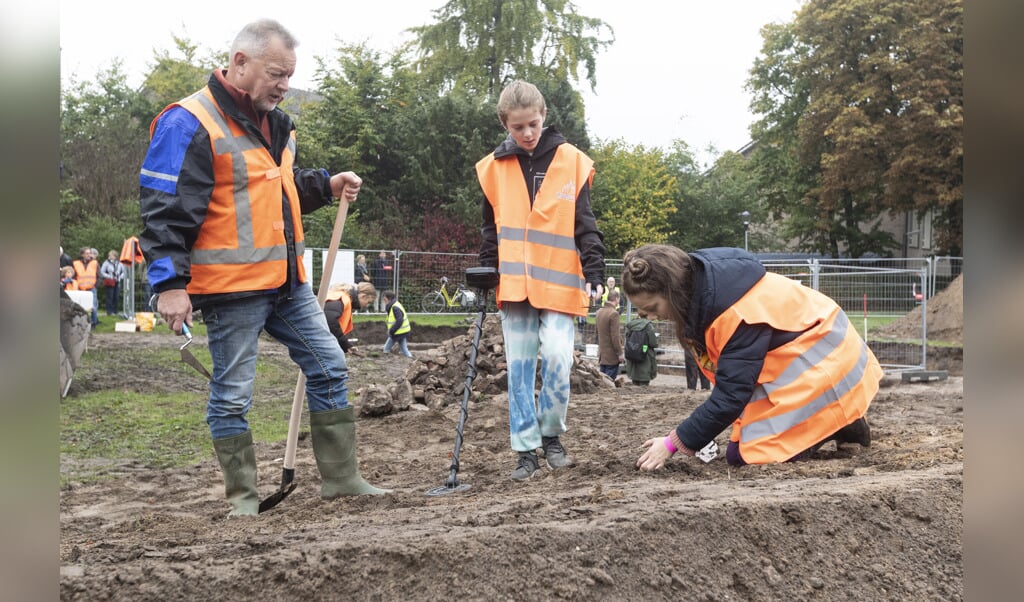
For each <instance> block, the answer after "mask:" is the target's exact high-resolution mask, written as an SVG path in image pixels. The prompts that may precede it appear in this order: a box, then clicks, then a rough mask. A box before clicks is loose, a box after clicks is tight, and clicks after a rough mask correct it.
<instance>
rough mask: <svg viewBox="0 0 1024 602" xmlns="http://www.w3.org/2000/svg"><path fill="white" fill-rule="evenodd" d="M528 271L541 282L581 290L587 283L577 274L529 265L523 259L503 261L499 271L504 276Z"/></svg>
mask: <svg viewBox="0 0 1024 602" xmlns="http://www.w3.org/2000/svg"><path fill="white" fill-rule="evenodd" d="M527 271H529V273H530V278H533V279H534V280H537V281H540V282H548V283H550V284H557V285H559V286H568V287H572V288H578V289H580V290H583V288H584V286H585V284H586V281H585V280H583V278H580V277H579V276H578V275H576V274H568V273H566V272H559V271H557V270H552V269H551V268H542V267H540V266H535V265H531V266H527V265H526V264H525V263H523V262H521V261H502V262H500V263H499V265H498V272H499V273H500V274H501V275H502V276H525V275H526V273H527Z"/></svg>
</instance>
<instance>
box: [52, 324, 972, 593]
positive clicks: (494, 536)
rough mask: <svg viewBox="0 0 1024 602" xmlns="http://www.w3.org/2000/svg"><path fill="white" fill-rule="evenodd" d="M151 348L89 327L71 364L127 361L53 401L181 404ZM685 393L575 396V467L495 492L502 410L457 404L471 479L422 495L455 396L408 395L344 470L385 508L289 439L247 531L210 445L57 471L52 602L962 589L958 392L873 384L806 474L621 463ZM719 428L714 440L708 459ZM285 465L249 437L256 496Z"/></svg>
mask: <svg viewBox="0 0 1024 602" xmlns="http://www.w3.org/2000/svg"><path fill="white" fill-rule="evenodd" d="M458 334H459V335H464V334H465V331H464V330H461V331H460V332H459V333H458ZM416 335H419V336H424V335H426V330H419V331H417V332H414V339H413V340H414V341H415V340H416V338H415V336H416ZM162 336H165V335H156V334H149V335H147V336H138V335H136V334H114V335H95V334H94V335H93V336H92V340H91V341H90V347H89V348H90V352H92V350H96V349H105V350H107V351H108V352H117V353H120V352H121V351H120V350H123V354H124V358H123V361H121V360H117V359H114V360H113V361H111V365H112V366H113V367H112V368H111V372H113V373H112V374H111V375H109V376H102V375H100V374H98V373H96V372H92V373H90V374H89V378H82V379H77V378H76V381H75V385H74V386H73V387H72V390H71V393H70V396H71V397H72V398H73V397H74V396H75V395H78V394H81V393H82V392H83V391H87V390H95V389H97V388H111V389H121V388H124V387H128V388H129V389H132V388H134V387H143V388H144V389H145V390H149V391H152V390H161V388H162V387H165V388H166V390H179V389H180V388H181V387H182V386H184V385H183V383H182V379H181V378H180V374H178V373H174V372H173V371H168V373H167V374H152V373H149V374H132V361H131V358H132V354H133V353H138V352H139V345H140V344H141V341H143V340H146V341H155V342H154V343H153V344H154V345H175V344H176V343H177V341H175V340H174V337H173V335H166V336H165V338H166V340H161V339H160V337H162ZM359 336H360V338H361V340H367V341H369V340H370V338H369V337H370V336H371V335H370V334H365V335H364V334H363V333H361V332H360V333H359ZM126 337H128V338H130V339H131V344H126V340H127V339H126ZM364 337H365V338H364ZM382 340H383V339H381V341H382ZM420 340H421V341H422V340H423V339H420ZM147 344H148V343H147ZM199 344H200V345H201V344H202V342H199ZM261 353H262V354H263V355H264V356H265V357H267V358H268V360H269V361H273V362H277V361H280V362H281V363H282V365H288V364H289V360H288V358H287V353H286V352H285V351H284V350H283V348H281V347H280V346H279V345H276V344H275V343H273V342H267V343H263V342H262V341H261ZM416 353H418V351H416V350H414V354H416ZM116 357H119V356H116V354H115V358H116ZM410 364H411V362H410V361H409V360H406V359H405V358H402V357H400V356H398V355H395V356H391V357H385V356H382V355H380V354H379V353H368V354H366V355H365V356H364V357H352V358H350V366H351V374H352V381H351V386H352V389H353V392H355V391H357V390H358V389H359V388H361V387H365V386H369V385H382V386H385V385H388V384H391V383H393V382H394V381H395V380H396V379H400V378H403V377H404V374H405V371H406V369H407V368H408V366H409V365H410ZM193 380H194V381H199V379H193ZM125 383H128V384H127V385H126V384H125ZM683 383H684V379H683V378H682V377H681V376H675V375H668V374H666V375H660V376H659V377H658V378H657V379H655V380H654V381H653V382H652V383H651V385H650V386H649V387H632V386H626V387H621V388H615V389H602V390H600V391H597V392H593V393H582V394H574V395H573V397H572V401H571V405H570V410H569V417H568V426H569V432H568V433H567V434H566V435H565V436H564V437H563V442H564V443H565V445H566V447H567V449H568V450H569V452H570V453H571V454H572V455H573V456H574V457H575V459H576V465H575V466H574V467H571V468H568V469H562V470H558V471H554V470H550V469H548V468H546V467H545V468H544V470H543V471H542V472H540V473H538V474H537V475H536V476H535V477H534V478H533V479H531V480H530V481H528V482H525V483H517V482H513V481H511V480H510V479H509V473H510V472H511V471H512V469H513V468H514V467H515V460H516V456H515V453H514V452H513V451H512V450H511V449H510V447H509V436H508V409H507V405H506V404H505V403H503V402H502V401H501V397H500V396H486V395H485V396H482V397H480V398H475V399H474V400H473V401H472V402H471V403H470V404H469V407H468V414H467V416H468V420H467V421H466V423H465V429H464V441H463V443H462V447H461V454H460V463H461V465H460V470H459V472H458V479H459V481H460V483H464V484H468V485H470V488H469V489H468V490H466V491H462V492H457V493H451V494H448V495H441V496H428V495H426V493H427V492H428V491H429V490H431V489H433V488H435V487H438V486H441V485H443V484H444V483H445V482H446V479H447V478H448V476H449V469H450V465H451V455H452V451H453V445H454V441H455V436H456V427H457V424H458V423H459V418H460V404H451V405H447V406H444V407H439V408H436V409H430V408H427V407H426V406H422V405H419V404H414V405H413V406H411V408H413V409H411V410H409V411H404V412H399V413H395V414H390V415H385V416H382V417H379V418H362V419H361V420H360V421H359V424H358V433H357V437H358V450H359V460H360V466H361V471H362V474H363V475H364V476H365V477H366V478H367V479H368V480H369V481H371V482H372V483H374V484H375V485H378V486H383V487H387V488H390V489H392V490H393V492H392V493H390V494H388V495H385V496H381V497H360V498H345V499H338V500H333V501H323V500H321V499H320V497H319V475H318V472H317V470H316V466H315V462H314V459H313V455H312V449H311V447H310V442H309V437H308V436H307V435H308V433H305V432H304V433H303V434H302V435H301V436H300V441H299V449H298V457H297V466H296V481H297V483H298V484H299V486H298V488H297V489H296V490H295V491H294V492H293V493H292V494H291V495H290V496H289V497H288V498H287V499H286V500H284V502H282V503H281V504H280V505H279V506H277V507H276V508H274V509H273V510H271V511H269V512H268V513H265V514H263V515H260V516H259V517H255V518H250V519H227V518H226V517H225V513H226V511H227V508H228V506H227V504H226V502H225V500H224V499H223V495H224V493H223V481H222V479H221V472H220V468H219V466H218V465H217V462H216V460H215V458H214V456H213V453H212V450H211V452H210V455H209V457H208V458H206V459H205V460H203V461H201V462H199V463H197V464H195V465H193V466H188V467H186V468H180V469H164V470H161V469H155V468H153V467H150V466H146V465H143V464H142V463H140V462H136V461H129V462H124V463H121V464H119V465H117V466H113V467H111V466H107V467H106V468H105V474H106V475H107V477H106V478H104V479H101V480H98V481H94V480H85V479H82V478H78V477H79V476H81V477H85V476H88V475H89V474H91V473H90V472H89V468H88V467H85V466H80V465H76V464H75V463H72V462H70V461H69V460H67V459H65V458H62V461H61V470H62V474H64V475H65V476H66V477H67V478H68V479H69V482H68V485H67V486H65V487H64V489H63V490H62V491H61V494H60V526H61V541H60V597H61V599H62V600H107V599H124V600H197V599H217V600H242V599H254V598H260V599H305V598H309V599H348V600H393V599H403V600H437V599H472V600H513V599H523V600H527V599H528V600H551V599H594V600H663V599H687V600H708V601H711V600H715V601H717V600H726V599H729V600H786V599H801V600H805V599H820V600H836V599H850V600H938V599H941V600H956V599H962V598H963V594H964V588H963V573H964V571H963V558H962V546H961V538H962V533H963V514H962V494H963V407H964V399H963V379H962V378H960V377H950V378H949V379H948V380H944V381H938V382H932V383H912V384H904V383H900V382H898V381H895V379H894V380H891V381H886V382H885V383H884V384H885V385H887V386H885V387H884V388H883V389H882V390H881V391H880V392H879V394H878V396H877V397H876V399H875V400H874V402H873V403H872V406H871V408H870V409H869V412H868V417H869V420H870V422H871V426H872V434H873V442H872V445H871V446H870V447H869V448H860V447H858V446H844V447H842V448H840V449H836V448H834V447H833V444H831V443H830V444H827V445H826V446H825V447H823V448H822V449H821V450H820V451H819V452H817V454H816V456H815V458H814V459H813V460H810V461H806V462H799V463H791V464H782V465H772V466H747V467H743V468H739V469H737V468H731V467H729V466H727V465H726V463H725V461H724V459H723V458H721V457H719V458H717V459H715V460H713V461H712V462H710V463H707V464H705V463H703V462H701V461H699V460H696V459H693V458H682V457H680V458H676V459H673V460H672V461H670V462H669V463H668V465H667V466H666V468H665V469H664V470H661V471H659V472H656V473H642V472H639V471H637V470H636V469H635V468H634V462H635V461H636V459H637V457H638V456H639V455H640V453H641V451H642V449H641V448H642V445H641V444H642V442H643V441H644V440H646V439H648V438H650V437H655V436H661V435H663V434H664V433H666V432H667V431H668V430H669V429H670V428H671V427H672V426H673V425H675V424H676V423H677V422H678V421H679V420H681V419H682V418H683V417H685V416H686V415H687V414H688V413H689V412H690V411H691V410H692V409H693V408H695V407H696V406H697V405H698V404H700V403H701V402H702V401H703V399H704V398H705V396H706V392H702V391H689V390H686V389H685V386H684V384H683ZM275 387H276V388H277V389H279V391H277V389H275ZM268 389H269V390H271V393H268ZM293 389H294V379H290V382H285V383H279V384H277V383H261V386H260V391H259V394H260V396H261V400H259V402H261V403H262V402H264V401H263V397H267V396H268V395H269V396H271V397H272V396H275V395H278V394H280V396H281V398H282V399H284V400H285V403H286V405H290V401H291V391H292V390H293ZM353 399H357V396H356V395H353ZM65 402H66V401H65ZM284 414H285V415H286V414H287V410H285V411H284ZM196 428H197V429H200V430H205V428H206V427H205V425H204V424H199V425H196ZM727 437H728V433H727V432H726V433H723V435H721V436H720V437H719V439H718V444H719V446H720V447H721V448H722V449H724V447H725V444H726V441H727ZM283 452H284V444H283V443H274V444H268V443H263V442H258V443H257V446H256V453H257V460H258V464H259V471H260V489H261V491H260V493H261V497H265V496H267V495H269V494H270V493H272V492H273V491H274V490H275V489H276V487H277V482H278V480H279V478H280V474H281V458H282V455H283Z"/></svg>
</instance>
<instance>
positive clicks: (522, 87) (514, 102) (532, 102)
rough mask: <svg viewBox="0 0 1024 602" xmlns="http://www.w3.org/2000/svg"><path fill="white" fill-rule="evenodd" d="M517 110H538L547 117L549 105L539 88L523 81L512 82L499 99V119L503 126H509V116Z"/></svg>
mask: <svg viewBox="0 0 1024 602" xmlns="http://www.w3.org/2000/svg"><path fill="white" fill-rule="evenodd" d="M516 109H537V110H539V111H540V114H541V115H547V112H548V105H547V104H546V103H545V102H544V95H543V94H541V93H540V90H538V89H537V86H535V85H533V84H531V83H530V82H526V81H523V80H521V79H517V80H514V81H512V82H510V83H509V84H508V85H507V86H505V89H504V90H502V91H501V96H499V97H498V119H499V120H500V121H501V125H502V126H506V125H508V114H509V113H510V112H511V111H514V110H516Z"/></svg>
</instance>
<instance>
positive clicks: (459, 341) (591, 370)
mask: <svg viewBox="0 0 1024 602" xmlns="http://www.w3.org/2000/svg"><path fill="white" fill-rule="evenodd" d="M475 330H476V320H474V321H473V324H472V325H471V326H470V327H469V329H468V332H467V333H466V334H464V335H461V336H457V337H454V338H451V339H448V340H447V341H444V342H442V343H441V344H440V345H438V346H437V347H435V348H433V349H428V350H424V351H421V352H418V353H417V358H416V360H415V361H413V362H412V364H410V365H409V368H408V369H407V370H406V372H405V378H404V380H401V379H400V380H399V381H398V382H396V383H393V384H392V385H389V386H387V387H383V386H380V385H371V386H368V387H366V388H364V389H363V390H362V393H361V395H360V398H359V411H360V414H362V415H364V416H380V415H384V414H390V413H393V412H397V411H401V410H408V409H415V407H414V405H415V404H419V405H420V406H421V407H426V408H431V409H440V408H443V407H444V406H447V405H449V404H452V403H462V398H463V395H464V394H465V391H466V381H467V380H468V378H467V375H468V371H469V357H470V354H471V353H472V348H473V334H474V331H475ZM537 370H538V375H537V385H538V386H539V385H540V382H541V380H540V374H539V371H540V362H538V365H537ZM506 379H507V365H506V363H505V338H504V336H503V335H502V333H501V320H500V318H499V317H498V316H497V315H496V314H489V315H488V316H486V318H485V319H484V322H483V324H482V326H481V328H480V344H479V346H478V348H477V356H476V374H475V376H474V378H473V379H472V385H471V389H470V400H472V401H482V400H485V399H488V400H490V399H493V400H495V401H501V402H504V401H505V400H506V399H507V395H508V382H507V380H506ZM569 385H570V391H572V392H573V393H592V392H594V391H597V390H598V389H613V388H615V386H616V384H615V383H613V382H612V381H611V380H610V379H609V378H608V377H606V376H605V375H603V374H601V371H600V370H599V369H598V366H597V363H596V360H591V359H589V358H586V357H584V356H583V355H582V354H581V353H580V352H578V351H577V352H575V353H574V359H573V367H572V373H571V375H570V377H569Z"/></svg>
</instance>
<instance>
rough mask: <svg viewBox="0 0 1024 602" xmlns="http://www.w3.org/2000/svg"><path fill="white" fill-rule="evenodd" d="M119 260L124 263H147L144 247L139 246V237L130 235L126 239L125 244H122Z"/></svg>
mask: <svg viewBox="0 0 1024 602" xmlns="http://www.w3.org/2000/svg"><path fill="white" fill-rule="evenodd" d="M118 261H120V262H121V263H123V264H124V265H129V266H130V265H134V264H136V263H146V257H145V256H144V255H143V254H142V248H141V247H140V246H139V239H138V238H137V237H135V236H130V237H128V238H126V239H125V240H124V244H123V245H121V257H120V258H118Z"/></svg>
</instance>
